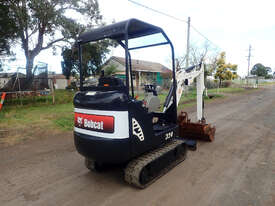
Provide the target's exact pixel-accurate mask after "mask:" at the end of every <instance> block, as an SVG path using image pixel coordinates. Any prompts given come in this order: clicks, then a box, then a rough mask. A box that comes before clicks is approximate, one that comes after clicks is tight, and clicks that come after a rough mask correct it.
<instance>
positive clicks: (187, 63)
mask: <svg viewBox="0 0 275 206" xmlns="http://www.w3.org/2000/svg"><path fill="white" fill-rule="evenodd" d="M190 21H191V20H190V17H188V21H187V44H186V65H185V68H186V69H187V68H188V66H189V49H190Z"/></svg>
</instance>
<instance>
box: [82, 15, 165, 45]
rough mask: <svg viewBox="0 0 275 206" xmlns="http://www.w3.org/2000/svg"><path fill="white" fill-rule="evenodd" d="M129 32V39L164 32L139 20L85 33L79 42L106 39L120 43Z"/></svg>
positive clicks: (131, 20) (127, 21) (130, 20)
mask: <svg viewBox="0 0 275 206" xmlns="http://www.w3.org/2000/svg"><path fill="white" fill-rule="evenodd" d="M127 31H128V39H132V38H137V37H142V36H146V35H151V34H156V33H160V32H163V31H162V29H161V28H159V27H157V26H154V25H152V24H148V23H145V22H143V21H140V20H138V19H129V20H126V21H121V22H118V23H114V24H111V25H107V26H102V27H100V28H97V29H93V30H91V31H88V32H85V33H83V34H81V35H80V36H79V38H78V41H79V42H80V43H87V42H91V41H98V40H101V39H105V38H110V39H114V40H118V41H119V40H124V39H125V34H126V33H127Z"/></svg>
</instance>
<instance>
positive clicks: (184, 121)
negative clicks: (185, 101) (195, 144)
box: [178, 111, 216, 142]
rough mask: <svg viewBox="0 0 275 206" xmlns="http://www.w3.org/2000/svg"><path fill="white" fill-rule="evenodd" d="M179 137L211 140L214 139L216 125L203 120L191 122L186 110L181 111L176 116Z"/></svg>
mask: <svg viewBox="0 0 275 206" xmlns="http://www.w3.org/2000/svg"><path fill="white" fill-rule="evenodd" d="M178 126H179V137H182V138H185V139H193V140H202V141H209V142H212V141H214V139H215V132H216V127H215V126H213V127H211V125H210V124H206V122H205V120H203V121H199V122H196V123H194V122H191V121H190V119H188V114H187V112H183V111H182V112H181V113H180V115H179V116H178Z"/></svg>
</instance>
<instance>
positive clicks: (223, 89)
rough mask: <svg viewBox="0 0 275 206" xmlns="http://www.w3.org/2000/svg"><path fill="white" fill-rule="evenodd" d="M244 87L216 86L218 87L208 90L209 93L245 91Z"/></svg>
mask: <svg viewBox="0 0 275 206" xmlns="http://www.w3.org/2000/svg"><path fill="white" fill-rule="evenodd" d="M244 91H245V89H244V88H234V87H228V88H216V89H208V90H207V92H208V93H209V94H212V93H240V92H244Z"/></svg>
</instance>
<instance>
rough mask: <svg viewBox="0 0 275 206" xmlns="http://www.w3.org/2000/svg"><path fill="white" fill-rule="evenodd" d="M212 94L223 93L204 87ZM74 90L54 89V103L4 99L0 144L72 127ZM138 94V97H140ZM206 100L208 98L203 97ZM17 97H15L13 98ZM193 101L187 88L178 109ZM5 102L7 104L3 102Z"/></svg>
mask: <svg viewBox="0 0 275 206" xmlns="http://www.w3.org/2000/svg"><path fill="white" fill-rule="evenodd" d="M242 91H244V89H243V88H221V89H219V92H220V93H236V92H242ZM208 93H209V94H210V93H211V94H214V95H215V96H214V97H215V98H219V97H223V95H222V94H215V93H216V89H210V90H208ZM166 94H167V93H163V94H160V95H159V98H160V100H161V104H163V102H164V101H165V97H166ZM73 96H74V92H71V91H65V90H57V91H56V95H55V100H56V101H55V102H56V104H55V105H53V104H52V97H51V96H47V97H36V98H37V99H36V100H38V101H33V99H30V98H29V99H27V98H25V99H24V101H23V106H18V105H20V104H18V102H17V105H15V103H16V102H14V100H13V102H11V101H10V102H5V104H4V107H3V110H2V111H1V112H0V144H4V145H12V144H15V143H17V142H20V141H22V140H24V139H32V138H37V137H39V136H43V135H44V134H58V133H60V132H64V131H72V130H73V119H74V114H73V104H72V100H73ZM142 98H143V96H142V95H141V96H140V97H139V99H142ZM205 100H206V101H211V100H210V99H209V98H205ZM16 101H18V100H16ZM194 104H196V92H195V91H190V92H189V93H188V94H187V95H186V96H184V95H182V98H181V100H180V103H179V108H178V109H179V110H183V109H184V108H186V107H189V106H192V105H194ZM7 105H8V106H7Z"/></svg>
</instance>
